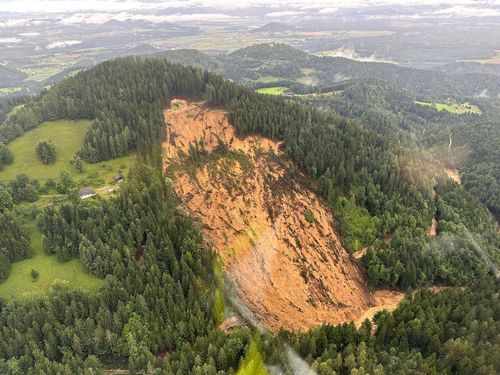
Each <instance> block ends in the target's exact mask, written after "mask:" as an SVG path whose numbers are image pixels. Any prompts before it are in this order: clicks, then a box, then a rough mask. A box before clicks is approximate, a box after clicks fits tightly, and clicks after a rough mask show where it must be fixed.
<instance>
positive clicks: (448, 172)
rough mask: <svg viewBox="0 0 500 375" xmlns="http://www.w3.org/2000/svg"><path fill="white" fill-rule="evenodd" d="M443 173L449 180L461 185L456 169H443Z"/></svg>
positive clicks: (458, 172)
mask: <svg viewBox="0 0 500 375" xmlns="http://www.w3.org/2000/svg"><path fill="white" fill-rule="evenodd" d="M444 173H446V175H447V176H448V177H449V178H451V179H452V180H453V181H455V182H456V183H457V184H459V185H461V184H462V181H461V180H460V171H459V170H458V169H448V168H445V169H444Z"/></svg>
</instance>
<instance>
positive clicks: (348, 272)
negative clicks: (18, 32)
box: [164, 101, 402, 331]
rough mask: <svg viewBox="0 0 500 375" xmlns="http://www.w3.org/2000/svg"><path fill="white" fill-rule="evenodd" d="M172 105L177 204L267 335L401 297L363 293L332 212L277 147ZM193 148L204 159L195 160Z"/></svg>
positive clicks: (169, 155)
mask: <svg viewBox="0 0 500 375" xmlns="http://www.w3.org/2000/svg"><path fill="white" fill-rule="evenodd" d="M176 103H178V104H177V109H170V110H167V111H165V122H166V124H167V141H166V142H165V144H164V160H165V167H166V168H167V169H170V174H173V175H174V189H175V191H176V193H177V194H178V195H179V196H180V197H181V199H183V201H184V202H185V203H184V205H183V206H184V207H185V208H186V209H187V210H188V211H189V212H190V214H192V215H193V216H195V217H197V218H199V219H200V221H201V222H202V225H203V230H204V233H205V237H206V238H208V239H209V241H210V242H211V244H212V246H213V248H214V250H215V251H216V252H217V253H218V254H219V256H220V258H221V259H222V261H223V264H224V270H225V272H226V274H227V275H228V277H229V278H230V279H231V280H232V281H233V283H234V285H235V294H236V297H237V298H238V299H239V300H240V301H241V302H243V303H244V304H245V306H247V307H248V308H249V309H250V310H251V311H252V313H253V314H254V315H255V317H256V318H257V320H258V321H260V322H261V323H263V324H264V325H266V326H267V327H269V328H270V329H271V330H272V331H277V330H278V329H279V328H281V327H283V328H286V329H289V330H303V329H306V328H309V327H312V326H315V325H318V324H320V323H322V322H330V323H341V322H348V321H351V320H355V321H357V320H358V319H361V318H362V317H364V316H368V315H370V316H371V315H373V314H374V313H375V311H374V307H375V306H376V305H382V308H384V307H387V306H388V305H391V306H392V305H393V304H397V302H399V300H400V299H401V298H402V294H401V293H392V292H388V291H379V292H376V293H375V294H373V293H370V292H369V291H368V289H367V287H366V280H365V279H364V275H363V273H362V271H361V269H360V268H359V266H358V265H357V263H356V262H355V261H354V260H353V259H352V258H351V257H350V256H349V254H348V253H347V251H346V250H345V249H344V248H343V247H342V245H341V243H340V241H339V238H338V235H337V233H336V231H335V229H334V220H333V217H332V214H331V212H330V210H329V209H328V208H327V207H326V206H325V205H324V204H323V203H322V201H321V200H320V199H319V198H318V197H316V196H315V194H313V193H312V192H311V191H309V190H307V189H305V188H304V187H302V186H301V185H300V184H299V183H297V182H296V180H295V179H293V178H291V176H290V175H289V174H288V172H289V170H290V167H291V164H290V163H289V162H288V161H286V160H284V158H283V157H282V156H280V154H281V151H280V149H281V147H280V146H281V145H280V143H278V142H274V141H272V140H269V139H266V138H262V137H246V138H244V139H240V138H238V137H236V136H235V134H234V128H233V126H232V125H231V124H229V122H228V118H227V115H226V113H224V112H223V111H215V110H210V109H207V108H205V107H203V106H198V105H196V104H193V103H187V102H185V101H176ZM195 142H197V143H198V150H199V152H200V154H201V155H202V156H200V157H199V158H195V159H196V160H195V162H193V160H192V158H191V159H190V158H189V157H188V154H189V152H190V151H189V150H190V144H191V148H192V145H193V144H194V143H195ZM221 142H222V143H223V144H225V145H226V146H227V150H224V152H220V144H221ZM218 147H219V148H218ZM214 151H216V152H214ZM379 309H380V308H379ZM377 310H378V309H377Z"/></svg>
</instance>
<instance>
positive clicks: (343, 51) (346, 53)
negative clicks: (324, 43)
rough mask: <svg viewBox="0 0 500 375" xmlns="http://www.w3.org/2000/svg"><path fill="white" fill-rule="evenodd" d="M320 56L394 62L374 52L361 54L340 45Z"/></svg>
mask: <svg viewBox="0 0 500 375" xmlns="http://www.w3.org/2000/svg"><path fill="white" fill-rule="evenodd" d="M321 56H329V57H343V58H345V59H350V60H356V61H368V62H382V63H390V64H396V62H395V61H391V60H386V59H380V58H378V57H377V56H375V54H372V55H370V56H361V55H360V54H359V53H357V52H356V51H355V50H354V49H352V48H347V47H340V48H337V49H334V50H331V51H328V52H325V53H322V54H321Z"/></svg>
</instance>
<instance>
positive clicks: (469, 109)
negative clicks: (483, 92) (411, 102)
mask: <svg viewBox="0 0 500 375" xmlns="http://www.w3.org/2000/svg"><path fill="white" fill-rule="evenodd" d="M415 104H418V105H421V106H424V107H432V108H435V109H436V110H438V111H448V112H450V113H453V114H456V115H463V114H466V113H472V114H476V115H481V114H482V112H481V110H480V109H479V107H478V106H477V105H475V104H470V103H468V102H465V103H462V104H458V103H429V102H421V101H418V100H416V101H415Z"/></svg>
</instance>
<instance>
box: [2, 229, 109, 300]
mask: <svg viewBox="0 0 500 375" xmlns="http://www.w3.org/2000/svg"><path fill="white" fill-rule="evenodd" d="M26 230H27V232H28V233H29V234H30V243H31V248H32V249H33V256H32V257H31V258H29V259H25V260H22V261H20V262H15V263H12V268H11V270H10V274H9V277H8V278H7V280H6V281H5V282H3V283H0V297H4V298H9V297H22V296H27V295H29V294H33V293H34V294H38V293H45V292H46V291H47V290H48V289H49V287H50V285H51V284H52V283H53V282H54V281H56V280H63V281H65V282H67V283H68V284H69V285H70V286H74V287H80V288H83V289H86V290H88V291H91V292H96V291H97V290H98V288H99V285H101V283H102V280H100V279H98V278H97V277H95V276H92V275H90V274H88V273H87V272H86V271H85V270H84V269H83V267H82V265H81V264H80V261H79V260H78V259H76V258H74V259H71V260H69V261H67V262H59V261H58V260H57V259H56V257H55V256H53V255H47V254H46V253H45V252H44V251H43V249H42V234H41V233H40V230H39V229H38V228H37V226H36V223H35V222H34V221H33V222H30V223H29V224H28V225H27V226H26ZM32 269H34V270H36V271H38V273H39V276H38V279H37V280H36V281H33V280H32V278H31V270H32Z"/></svg>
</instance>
